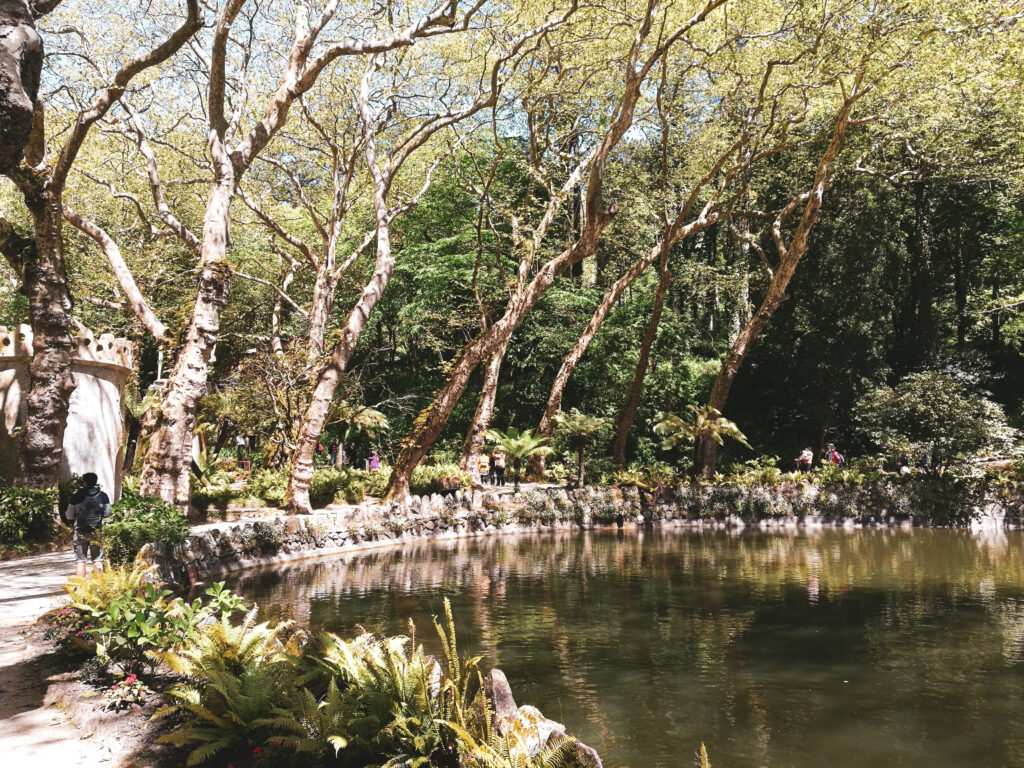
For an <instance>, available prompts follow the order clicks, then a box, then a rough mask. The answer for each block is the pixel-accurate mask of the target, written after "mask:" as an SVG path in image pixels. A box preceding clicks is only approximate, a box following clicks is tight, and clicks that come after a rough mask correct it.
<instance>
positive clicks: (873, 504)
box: [143, 478, 1024, 586]
mask: <svg viewBox="0 0 1024 768" xmlns="http://www.w3.org/2000/svg"><path fill="white" fill-rule="evenodd" d="M1022 509H1024V491H1022V490H1021V489H1019V488H1018V487H1017V486H1015V485H1009V486H1008V485H1002V486H996V487H994V488H991V487H989V486H986V485H984V484H975V485H969V484H968V485H965V484H958V483H955V482H952V481H948V480H943V479H939V478H933V479H927V480H919V479H915V480H912V481H910V480H908V481H893V482H890V483H875V484H865V485H852V486H813V485H804V484H788V485H779V486H751V487H745V486H696V485H683V486H679V487H677V488H669V489H662V490H661V492H660V493H652V492H647V491H644V492H641V491H639V490H638V489H636V488H632V487H629V488H621V489H620V488H585V489H582V490H570V491H567V490H565V489H561V488H546V489H542V490H530V491H527V492H525V493H521V494H517V495H515V496H502V497H499V496H496V495H495V494H493V493H488V492H481V491H479V490H477V491H474V492H472V493H468V492H467V493H464V492H461V491H460V492H458V493H456V494H455V495H453V496H446V497H442V496H440V495H437V494H434V495H432V496H423V497H415V498H412V499H407V500H406V503H405V504H380V505H374V506H370V505H363V506H356V507H345V506H337V507H332V508H329V509H327V510H322V511H319V512H317V513H315V514H313V515H305V516H297V517H286V516H279V517H275V518H271V519H264V520H254V521H239V522H224V523H216V524H211V525H203V526H198V527H196V528H193V529H192V533H191V535H190V537H189V539H188V541H186V542H185V543H184V544H182V545H177V546H171V545H168V544H150V545H147V546H146V547H145V548H144V550H143V557H144V558H146V559H148V560H149V561H150V562H151V563H153V564H155V565H157V566H158V568H159V574H160V578H161V579H162V580H164V581H166V582H167V583H170V584H174V585H178V586H189V585H192V584H196V583H199V582H203V581H208V580H210V579H212V578H216V577H218V576H222V575H224V574H226V573H230V572H232V571H237V570H243V569H247V568H254V567H259V566H262V565H270V564H273V563H281V562H287V561H290V560H298V559H303V558H308V557H316V556H321V555H328V554H333V553H338V552H346V551H352V550H357V549H364V548H370V547H379V546H387V545H390V544H392V543H397V542H400V541H407V540H416V539H439V538H454V537H459V536H479V535H488V534H492V533H499V532H520V531H536V530H559V529H561V530H564V529H572V528H592V527H596V526H602V525H620V526H638V525H664V526H674V527H686V528H692V529H695V530H714V529H732V530H739V529H743V528H747V527H756V528H759V529H762V530H775V529H783V528H790V529H791V528H797V527H801V526H803V527H812V528H813V527H821V526H843V527H850V528H855V527H863V526H890V527H891V526H906V527H909V526H932V527H1013V528H1016V527H1022V524H1024V512H1022Z"/></svg>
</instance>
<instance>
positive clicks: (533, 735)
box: [506, 704, 565, 762]
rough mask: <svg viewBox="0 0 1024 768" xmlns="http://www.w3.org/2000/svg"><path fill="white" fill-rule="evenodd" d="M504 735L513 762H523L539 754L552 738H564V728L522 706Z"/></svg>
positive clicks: (526, 705) (532, 709) (539, 713)
mask: <svg viewBox="0 0 1024 768" xmlns="http://www.w3.org/2000/svg"><path fill="white" fill-rule="evenodd" d="M506 735H507V736H508V747H509V755H510V756H511V757H512V760H513V762H516V761H522V762H525V760H524V758H529V757H534V756H535V755H537V754H539V753H540V751H541V750H542V749H543V748H544V747H545V746H547V743H548V741H550V740H551V738H552V737H555V738H559V737H561V738H564V737H565V726H564V725H562V724H561V723H556V722H555V721H554V720H548V719H547V718H546V717H544V715H543V714H541V711H540V710H539V709H537V708H536V707H533V706H530V705H529V704H524V705H523V706H521V707H520V708H519V709H518V710H517V711H516V715H515V717H514V718H512V722H511V723H509V726H508V731H507V733H506Z"/></svg>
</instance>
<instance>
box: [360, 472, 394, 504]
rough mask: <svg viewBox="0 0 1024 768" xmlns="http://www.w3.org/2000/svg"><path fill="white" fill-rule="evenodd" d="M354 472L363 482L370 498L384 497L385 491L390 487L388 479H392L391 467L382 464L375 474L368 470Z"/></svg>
mask: <svg viewBox="0 0 1024 768" xmlns="http://www.w3.org/2000/svg"><path fill="white" fill-rule="evenodd" d="M352 471H353V472H354V473H355V474H356V476H357V477H359V479H360V480H361V481H362V483H363V488H364V489H365V491H366V494H367V495H368V496H376V497H377V498H380V497H381V496H383V495H384V490H385V489H386V488H387V487H388V478H389V477H391V467H389V466H387V465H385V464H381V465H380V469H377V470H374V471H373V472H371V471H369V470H367V469H355V470H352Z"/></svg>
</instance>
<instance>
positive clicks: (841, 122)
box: [694, 71, 865, 477]
mask: <svg viewBox="0 0 1024 768" xmlns="http://www.w3.org/2000/svg"><path fill="white" fill-rule="evenodd" d="M863 77H864V73H863V71H861V72H859V73H858V74H857V76H856V77H855V79H854V82H853V84H852V89H851V90H850V92H849V93H848V95H846V96H845V98H844V101H843V106H842V107H841V108H840V110H839V113H838V114H837V115H836V119H835V122H834V123H833V126H832V139H831V141H829V144H828V146H827V147H826V149H825V151H824V152H823V153H822V155H821V158H820V159H819V160H818V166H817V168H816V169H815V172H814V181H813V182H812V184H811V188H810V190H809V191H808V192H806V193H804V194H801V195H798V196H796V197H794V198H793V199H792V200H791V201H790V202H789V204H788V205H786V206H785V207H784V208H783V209H782V211H780V213H779V215H778V216H777V217H776V219H775V222H774V224H773V227H772V235H773V238H774V239H775V246H776V249H777V250H778V252H779V265H778V268H777V269H776V270H775V271H774V272H773V273H772V275H771V279H770V280H769V282H768V289H767V291H766V293H765V297H764V299H763V300H762V302H761V306H760V307H758V310H757V312H755V313H754V316H753V317H751V318H750V320H749V321H748V322H747V324H746V325H745V326H743V330H742V331H740V333H739V335H738V336H737V337H736V339H735V340H734V341H733V343H732V346H731V347H730V348H729V352H728V353H727V354H726V356H725V359H724V360H723V361H722V367H721V368H720V369H719V371H718V376H716V377H715V383H714V385H713V386H712V387H711V395H710V397H709V398H708V405H709V406H711V407H712V408H715V409H716V410H718V411H720V412H724V411H725V404H726V401H727V400H728V399H729V391H730V390H731V389H732V384H733V382H734V381H735V380H736V374H737V373H739V370H740V367H741V366H742V365H743V361H744V360H745V359H746V356H747V353H748V352H749V351H750V348H751V347H752V346H753V344H754V342H755V341H756V340H757V337H758V336H760V335H761V332H762V331H763V330H764V329H765V327H767V325H768V323H769V321H770V320H771V319H772V315H774V314H775V310H777V309H778V308H779V306H780V305H781V304H782V302H783V301H785V300H786V299H787V298H788V297H787V296H786V289H787V288H788V287H789V282H790V280H792V279H793V274H794V273H795V272H796V268H797V265H798V264H799V263H800V259H801V258H802V257H803V255H804V253H806V252H807V244H808V238H809V237H810V234H811V229H812V228H813V227H814V224H815V222H817V220H818V217H819V216H820V215H821V206H822V202H823V201H824V197H825V190H826V189H828V187H829V185H830V183H831V169H832V163H833V162H834V161H835V159H836V157H837V156H838V155H839V152H840V151H841V150H842V148H843V147H844V146H845V144H846V133H847V129H848V128H849V126H850V113H851V112H852V111H853V107H854V105H855V104H856V102H857V101H858V100H859V99H860V97H861V96H862V95H863V94H864V93H865V91H863V90H861V83H862V82H863ZM800 205H803V206H804V209H803V214H802V215H801V217H800V222H799V223H798V224H797V226H796V229H795V230H794V232H793V236H792V238H790V241H789V243H788V245H787V244H786V242H785V241H784V239H783V235H782V224H783V222H784V221H785V219H786V217H788V216H789V215H790V214H792V213H793V212H794V211H795V210H796V209H797V208H798V207H800ZM717 454H718V443H717V442H715V440H713V439H711V438H710V437H707V436H705V437H704V438H702V439H701V440H699V441H698V442H697V446H696V458H697V463H696V466H695V467H694V469H695V470H699V471H700V472H701V473H702V474H703V475H704V476H705V477H711V476H712V475H713V474H714V473H715V460H716V458H717Z"/></svg>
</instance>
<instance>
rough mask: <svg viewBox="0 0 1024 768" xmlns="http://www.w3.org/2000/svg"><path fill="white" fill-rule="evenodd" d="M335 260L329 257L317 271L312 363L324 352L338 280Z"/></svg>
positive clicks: (311, 326)
mask: <svg viewBox="0 0 1024 768" xmlns="http://www.w3.org/2000/svg"><path fill="white" fill-rule="evenodd" d="M333 269H334V260H333V259H329V258H327V255H326V254H325V257H324V263H323V264H321V265H320V268H319V269H318V270H317V273H316V283H315V284H314V285H313V298H312V301H311V302H310V305H309V345H308V350H307V354H308V357H309V361H310V363H312V362H313V361H314V360H316V359H317V358H319V357H320V356H321V355H322V354H323V353H324V335H325V333H326V329H327V321H328V319H329V318H330V314H331V307H332V306H333V305H334V291H335V289H336V288H337V285H338V280H337V278H336V277H334V275H333Z"/></svg>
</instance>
